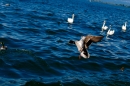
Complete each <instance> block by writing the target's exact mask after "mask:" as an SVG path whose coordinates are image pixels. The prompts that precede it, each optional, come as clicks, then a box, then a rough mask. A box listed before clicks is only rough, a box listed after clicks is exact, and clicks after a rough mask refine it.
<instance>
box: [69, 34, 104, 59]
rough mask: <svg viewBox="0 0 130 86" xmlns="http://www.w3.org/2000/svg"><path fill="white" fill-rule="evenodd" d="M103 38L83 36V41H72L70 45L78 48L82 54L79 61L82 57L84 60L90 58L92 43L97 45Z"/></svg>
mask: <svg viewBox="0 0 130 86" xmlns="http://www.w3.org/2000/svg"><path fill="white" fill-rule="evenodd" d="M102 38H103V36H94V35H87V36H82V37H81V39H80V40H79V41H78V40H76V41H73V40H70V41H69V43H70V44H75V45H76V46H77V48H78V51H79V52H80V55H79V59H80V58H81V57H83V58H89V57H90V54H89V53H88V51H87V50H88V48H89V46H90V45H91V43H96V42H99V41H101V40H102Z"/></svg>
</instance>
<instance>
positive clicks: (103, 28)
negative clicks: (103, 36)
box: [101, 20, 108, 32]
mask: <svg viewBox="0 0 130 86" xmlns="http://www.w3.org/2000/svg"><path fill="white" fill-rule="evenodd" d="M105 23H106V21H105V20H104V22H103V25H102V31H101V32H103V31H104V30H107V29H108V27H107V26H105Z"/></svg>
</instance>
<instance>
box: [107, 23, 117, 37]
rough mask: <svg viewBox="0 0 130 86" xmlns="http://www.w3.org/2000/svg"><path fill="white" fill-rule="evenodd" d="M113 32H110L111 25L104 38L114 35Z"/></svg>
mask: <svg viewBox="0 0 130 86" xmlns="http://www.w3.org/2000/svg"><path fill="white" fill-rule="evenodd" d="M114 32H115V31H114V30H111V25H110V28H109V30H108V31H107V36H106V38H107V37H108V36H109V35H113V34H114Z"/></svg>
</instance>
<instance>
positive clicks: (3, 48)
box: [0, 42, 7, 50]
mask: <svg viewBox="0 0 130 86" xmlns="http://www.w3.org/2000/svg"><path fill="white" fill-rule="evenodd" d="M0 44H1V45H2V46H1V47H0V50H6V49H7V46H5V45H4V42H0Z"/></svg>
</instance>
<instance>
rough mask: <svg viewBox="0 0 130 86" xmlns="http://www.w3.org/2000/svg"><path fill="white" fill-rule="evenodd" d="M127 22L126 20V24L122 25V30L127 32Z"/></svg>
mask: <svg viewBox="0 0 130 86" xmlns="http://www.w3.org/2000/svg"><path fill="white" fill-rule="evenodd" d="M126 24H127V22H125V24H124V25H122V31H123V32H125V31H126Z"/></svg>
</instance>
